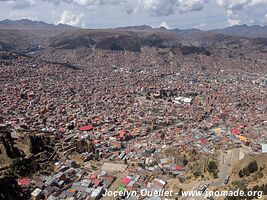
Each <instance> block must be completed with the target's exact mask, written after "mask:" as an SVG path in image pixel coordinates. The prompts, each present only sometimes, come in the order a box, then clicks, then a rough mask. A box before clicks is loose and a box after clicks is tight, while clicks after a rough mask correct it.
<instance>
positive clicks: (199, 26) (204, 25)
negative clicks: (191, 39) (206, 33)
mask: <svg viewBox="0 0 267 200" xmlns="http://www.w3.org/2000/svg"><path fill="white" fill-rule="evenodd" d="M206 26H207V24H206V23H201V24H199V25H196V26H194V27H193V28H196V29H204V28H205V27H206Z"/></svg>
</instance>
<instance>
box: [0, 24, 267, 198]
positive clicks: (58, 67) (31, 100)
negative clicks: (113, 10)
mask: <svg viewBox="0 0 267 200" xmlns="http://www.w3.org/2000/svg"><path fill="white" fill-rule="evenodd" d="M69 29H70V28H69V27H68V29H65V28H64V27H63V28H62V29H61V28H60V29H57V28H55V30H54V29H51V30H50V29H49V30H48V31H47V34H43V33H42V34H43V35H42V34H41V32H44V31H43V30H42V31H40V35H39V36H38V37H37V36H36V35H34V36H33V35H31V34H29V32H30V31H29V29H28V28H25V29H21V30H20V29H18V30H17V31H16V32H15V31H14V32H13V35H9V32H8V31H9V29H7V28H6V26H4V28H3V27H2V28H1V29H0V72H1V73H0V74H1V76H0V80H1V86H0V91H1V94H0V100H1V104H0V111H1V115H0V124H1V125H0V134H1V135H0V136H1V137H0V175H1V176H0V177H1V180H0V188H3V190H2V189H1V192H0V199H36V200H37V199H48V200H54V199H129V200H135V199H136V200H137V199H149V200H160V199H166V198H167V199H204V197H199V198H191V197H184V196H183V195H182V194H183V192H184V191H194V190H196V191H201V192H203V193H204V192H205V191H207V190H210V191H223V190H228V191H231V190H236V189H238V188H239V189H241V190H244V191H246V192H249V191H258V193H253V195H252V196H251V197H247V199H258V198H261V197H262V196H264V195H267V179H266V177H267V167H266V165H267V159H266V153H267V107H266V106H267V98H266V97H267V93H266V91H267V88H266V86H267V77H266V74H267V65H266V63H267V60H266V58H267V57H266V52H267V50H266V40H265V39H250V38H243V37H237V36H224V35H222V34H219V33H218V35H216V34H214V33H210V35H209V33H207V32H205V33H202V32H200V33H199V35H200V38H198V40H195V38H194V39H191V38H190V39H188V38H187V39H185V38H184V37H182V33H179V32H175V33H174V32H172V31H169V30H167V29H166V30H165V29H164V28H160V29H149V28H147V29H145V30H138V27H135V30H133V29H129V28H127V29H118V30H101V31H99V32H98V30H76V29H73V30H72V29H70V30H69ZM37 31H39V29H38V30H37ZM20 34H21V35H20ZM64 34H65V35H64ZM128 34H129V35H128ZM25 35H28V38H26V39H25V41H21V42H20V43H18V42H16V40H14V38H25V37H24V36H25ZM47 35H49V36H47ZM118 37H119V38H118ZM188 37H189V36H188ZM10 38H11V39H10ZM177 38H179V39H177ZM221 38H223V40H221ZM28 39H29V40H28ZM11 41H14V42H16V45H13V44H12V42H11ZM259 192H260V193H259ZM206 199H224V198H222V197H217V198H216V197H206ZM227 199H244V198H242V197H233V198H230V197H227Z"/></svg>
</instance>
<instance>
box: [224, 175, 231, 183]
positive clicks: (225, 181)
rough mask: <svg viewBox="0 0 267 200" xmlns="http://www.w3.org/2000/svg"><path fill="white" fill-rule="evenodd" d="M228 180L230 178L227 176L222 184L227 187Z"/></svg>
mask: <svg viewBox="0 0 267 200" xmlns="http://www.w3.org/2000/svg"><path fill="white" fill-rule="evenodd" d="M229 179H230V176H227V177H226V179H225V180H224V182H223V183H224V184H225V185H227V184H228V182H229Z"/></svg>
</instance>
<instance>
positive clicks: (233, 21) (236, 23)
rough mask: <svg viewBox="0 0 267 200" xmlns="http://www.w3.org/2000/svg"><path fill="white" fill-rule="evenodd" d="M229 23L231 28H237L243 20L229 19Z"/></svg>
mask: <svg viewBox="0 0 267 200" xmlns="http://www.w3.org/2000/svg"><path fill="white" fill-rule="evenodd" d="M227 22H228V24H229V25H230V26H235V25H239V24H240V22H241V20H239V19H228V20H227Z"/></svg>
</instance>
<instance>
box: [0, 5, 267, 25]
mask: <svg viewBox="0 0 267 200" xmlns="http://www.w3.org/2000/svg"><path fill="white" fill-rule="evenodd" d="M4 19H13V20H17V19H30V20H37V21H45V22H47V23H52V24H58V23H63V24H69V25H72V26H78V27H83V28H92V29H93V28H115V27H123V26H134V25H143V24H146V25H149V26H152V27H160V26H164V27H166V28H169V29H173V28H179V29H189V28H199V29H203V30H209V29H216V28H224V27H227V26H233V25H238V24H248V25H254V24H257V25H267V0H0V20H4Z"/></svg>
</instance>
